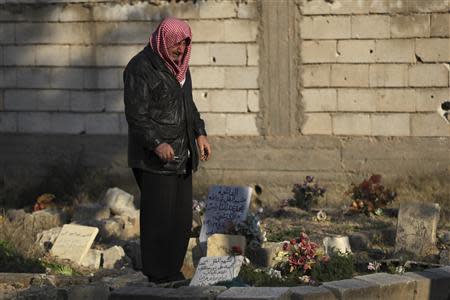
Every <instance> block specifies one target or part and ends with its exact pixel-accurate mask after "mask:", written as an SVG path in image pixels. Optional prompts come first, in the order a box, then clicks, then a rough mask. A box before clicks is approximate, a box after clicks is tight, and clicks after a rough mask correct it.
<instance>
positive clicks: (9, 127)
mask: <svg viewBox="0 0 450 300" xmlns="http://www.w3.org/2000/svg"><path fill="white" fill-rule="evenodd" d="M16 131H17V113H15V112H4V111H2V112H0V132H16Z"/></svg>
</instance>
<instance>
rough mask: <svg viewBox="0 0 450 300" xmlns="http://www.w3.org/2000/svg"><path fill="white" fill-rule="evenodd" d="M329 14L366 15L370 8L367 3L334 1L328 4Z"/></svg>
mask: <svg viewBox="0 0 450 300" xmlns="http://www.w3.org/2000/svg"><path fill="white" fill-rule="evenodd" d="M330 4H331V5H330V13H331V14H333V15H334V14H345V15H350V14H368V13H369V8H370V2H369V1H347V0H336V1H333V2H331V3H330Z"/></svg>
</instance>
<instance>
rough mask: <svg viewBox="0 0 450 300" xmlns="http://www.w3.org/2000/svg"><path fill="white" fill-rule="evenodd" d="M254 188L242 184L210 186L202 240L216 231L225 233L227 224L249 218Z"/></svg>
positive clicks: (201, 233) (204, 241)
mask: <svg viewBox="0 0 450 300" xmlns="http://www.w3.org/2000/svg"><path fill="white" fill-rule="evenodd" d="M251 195H252V189H251V188H250V187H242V186H221V185H214V186H212V187H210V188H209V192H208V199H207V200H206V208H205V219H204V221H203V225H202V230H201V232H200V242H201V243H203V244H204V243H206V241H207V240H208V237H209V236H210V235H212V234H214V233H225V231H226V227H227V224H229V223H230V222H231V223H237V222H240V221H244V220H245V219H246V218H247V213H248V208H249V206H250V198H251Z"/></svg>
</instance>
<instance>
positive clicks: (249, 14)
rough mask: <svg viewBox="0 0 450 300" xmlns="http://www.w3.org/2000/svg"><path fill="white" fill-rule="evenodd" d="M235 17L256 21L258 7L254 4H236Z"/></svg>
mask: <svg viewBox="0 0 450 300" xmlns="http://www.w3.org/2000/svg"><path fill="white" fill-rule="evenodd" d="M237 16H238V18H239V19H253V20H256V19H258V16H259V14H258V6H257V3H256V2H238V6H237Z"/></svg>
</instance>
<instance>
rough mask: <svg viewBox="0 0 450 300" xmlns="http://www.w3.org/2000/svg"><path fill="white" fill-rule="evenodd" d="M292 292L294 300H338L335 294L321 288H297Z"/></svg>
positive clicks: (291, 290) (292, 289)
mask: <svg viewBox="0 0 450 300" xmlns="http://www.w3.org/2000/svg"><path fill="white" fill-rule="evenodd" d="M290 292H291V299H292V300H337V298H336V297H335V296H334V294H333V292H331V291H330V290H329V289H326V288H324V287H321V286H297V287H293V288H291V289H290Z"/></svg>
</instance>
